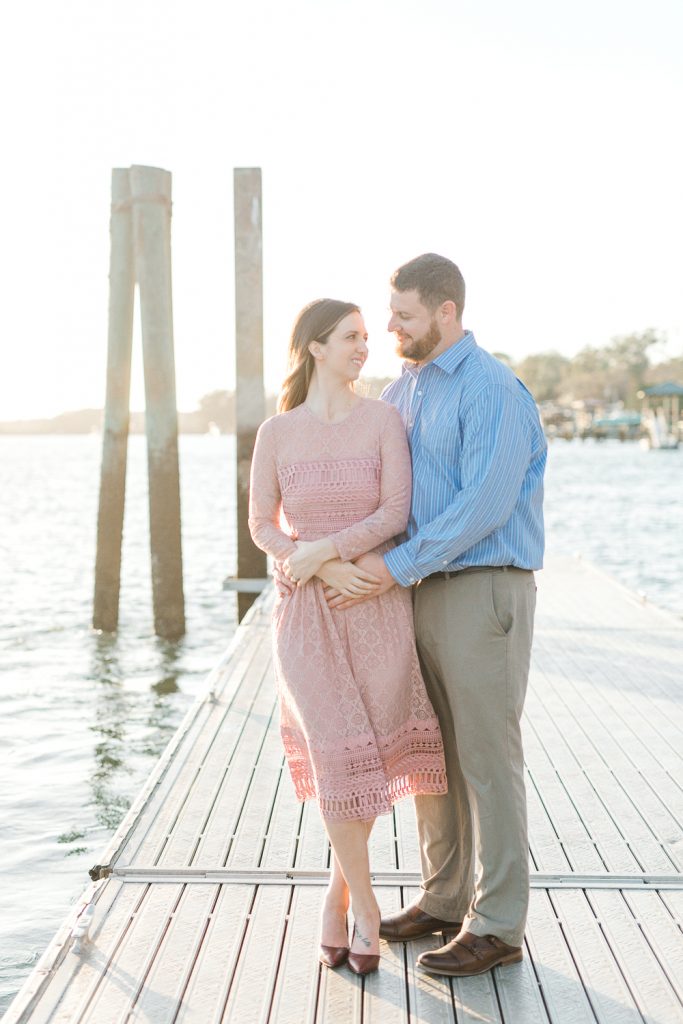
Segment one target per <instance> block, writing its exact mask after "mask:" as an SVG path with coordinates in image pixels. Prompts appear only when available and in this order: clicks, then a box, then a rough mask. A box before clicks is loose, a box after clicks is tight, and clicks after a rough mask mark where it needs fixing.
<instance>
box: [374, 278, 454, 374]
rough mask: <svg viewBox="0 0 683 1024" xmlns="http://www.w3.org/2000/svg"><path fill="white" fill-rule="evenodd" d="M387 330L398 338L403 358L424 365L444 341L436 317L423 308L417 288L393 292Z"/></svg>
mask: <svg viewBox="0 0 683 1024" xmlns="http://www.w3.org/2000/svg"><path fill="white" fill-rule="evenodd" d="M390 305H391V319H390V320H389V323H388V324H387V330H388V331H391V332H392V333H393V334H395V335H396V351H397V353H398V355H399V356H401V357H402V358H403V359H410V360H411V361H412V362H414V363H421V362H422V361H423V360H424V359H426V358H427V357H428V356H429V355H431V353H432V352H433V351H434V349H435V348H436V346H437V345H438V344H439V342H440V341H441V332H440V330H439V328H438V326H437V323H436V317H435V316H434V314H433V313H432V312H431V310H429V309H427V307H426V306H423V305H422V303H421V302H420V296H419V293H418V292H417V290H416V289H412V290H411V291H408V292H397V291H392V293H391V304H390Z"/></svg>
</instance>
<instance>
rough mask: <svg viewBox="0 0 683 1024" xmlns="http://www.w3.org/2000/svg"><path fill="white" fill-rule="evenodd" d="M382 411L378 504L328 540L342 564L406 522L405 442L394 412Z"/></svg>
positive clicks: (407, 463)
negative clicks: (332, 544)
mask: <svg viewBox="0 0 683 1024" xmlns="http://www.w3.org/2000/svg"><path fill="white" fill-rule="evenodd" d="M385 408H386V415H385V419H384V423H383V426H382V432H381V434H380V463H381V467H380V473H381V476H380V499H379V505H378V507H377V508H376V510H375V511H374V512H373V513H371V515H369V516H367V517H366V518H365V519H362V520H361V521H360V522H358V523H354V524H353V526H348V527H347V528H346V529H345V530H340V531H339V532H338V533H333V534H331V535H330V538H329V539H330V540H332V541H333V543H334V546H335V547H336V549H337V552H338V554H339V557H340V558H341V559H342V560H343V561H344V562H348V561H352V560H353V559H354V558H358V557H359V556H360V555H364V554H365V553H366V551H372V550H373V548H376V547H377V546H378V545H379V544H382V543H383V542H384V541H387V540H391V538H392V537H395V536H396V535H397V534H399V533H403V531H404V530H405V528H406V524H407V522H408V514H409V512H410V495H411V478H412V474H411V467H410V449H409V448H408V439H407V437H406V431H405V427H404V426H403V421H402V420H401V417H400V415H399V413H398V411H397V410H396V409H395V408H394V407H393V406H392V405H385Z"/></svg>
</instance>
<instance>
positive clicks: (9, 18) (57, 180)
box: [0, 0, 683, 420]
mask: <svg viewBox="0 0 683 1024" xmlns="http://www.w3.org/2000/svg"><path fill="white" fill-rule="evenodd" d="M681 53H683V4H681V3H680V0H573V2H572V3H568V2H566V3H563V4H559V3H556V2H553V0H516V2H515V3H514V4H512V3H510V2H509V0H450V2H447V0H420V3H419V4H418V3H415V2H412V3H409V2H407V0H249V2H248V3H243V4H240V5H238V4H236V3H233V2H231V0H221V2H218V0H215V2H210V0H193V2H189V0H118V2H116V3H113V2H111V0H97V3H92V0H63V2H62V3H60V4H54V3H51V2H48V0H40V2H35V0H23V2H22V3H21V4H14V5H12V7H11V9H9V12H8V11H6V12H5V13H4V14H3V16H2V31H1V32H0V87H1V88H2V95H3V116H2V129H1V131H2V136H3V141H4V144H3V154H4V155H3V159H2V161H1V162H0V188H1V192H2V197H3V212H2V230H1V231H0V273H2V283H3V287H2V289H0V295H1V296H2V297H1V298H0V349H1V360H0V420H9V419H23V418H31V417H37V416H52V415H55V414H57V413H59V412H61V411H64V410H67V409H78V408H85V407H101V406H102V405H103V402H104V388H105V370H106V350H107V304H108V270H109V205H110V182H111V171H112V168H115V167H129V166H130V165H131V164H149V165H153V166H157V167H163V168H165V169H166V170H169V171H171V172H172V175H173V221H172V251H173V304H174V333H175V358H176V390H177V398H178V407H179V408H180V409H182V410H191V409H193V408H196V406H197V403H198V400H199V398H200V397H201V396H202V395H204V394H206V393H207V392H209V391H212V390H216V389H221V388H230V387H232V386H233V383H234V284H233V275H234V263H233V248H234V240H233V212H232V210H233V206H232V203H233V197H232V176H233V168H234V167H261V168H262V175H263V221H264V318H265V324H264V334H265V338H264V345H265V363H266V369H265V376H266V385H267V387H268V389H269V390H272V391H275V390H277V388H278V385H279V382H280V381H281V379H282V377H283V375H284V372H285V366H286V350H287V341H288V336H289V333H290V329H291V325H292V322H293V320H294V318H295V316H296V314H297V312H298V310H299V309H300V308H301V307H302V306H303V305H304V304H305V303H307V302H309V301H310V300H311V299H314V298H318V297H321V296H326V295H327V296H332V297H335V298H341V299H348V300H351V301H354V302H357V303H359V304H360V305H361V307H362V308H363V312H364V314H365V318H366V324H367V327H368V331H369V348H370V358H369V360H368V363H367V364H366V371H365V372H366V374H368V375H373V376H389V375H393V374H395V373H397V372H398V371H399V369H400V366H399V362H398V359H397V357H396V356H395V354H394V345H393V340H392V338H391V336H390V335H389V334H387V332H386V322H387V319H388V316H387V307H388V301H389V285H388V279H389V276H390V274H391V272H392V271H393V270H394V269H395V268H396V267H397V266H399V265H400V264H401V263H403V262H405V261H406V260H408V259H411V258H412V257H413V256H416V255H418V254H419V253H421V252H427V251H432V252H438V253H441V254H443V255H445V256H448V257H449V258H451V259H452V260H454V261H455V262H456V263H457V264H458V266H459V267H460V269H461V270H462V272H463V274H464V277H465V280H466V282H467V303H466V309H465V318H464V323H465V326H466V327H468V328H470V329H471V330H473V331H474V333H475V337H476V338H477V341H478V342H479V344H481V345H482V346H483V347H485V348H487V349H489V350H491V351H497V352H505V353H507V354H508V355H510V356H511V357H512V358H513V359H522V358H523V357H524V356H526V355H529V354H531V353H535V352H542V351H548V350H556V351H559V352H562V353H564V354H565V355H568V356H571V355H573V354H574V353H575V352H577V351H578V350H579V349H581V348H583V347H584V346H586V345H596V346H600V345H605V344H607V343H608V342H609V340H610V339H611V338H612V337H614V336H616V335H619V334H626V333H630V332H632V331H641V330H644V329H646V328H648V327H654V328H656V329H658V330H660V331H662V332H665V333H666V334H667V336H668V338H669V344H668V346H667V348H666V350H663V352H662V353H661V354H660V355H661V356H665V355H670V356H674V355H680V354H683V256H682V246H683V142H682V141H681V130H680V122H681V111H682V110H683V62H682V61H681V59H680V55H681ZM143 395H144V391H143V381H142V353H141V344H140V338H139V327H138V323H137V318H136V328H135V338H134V352H133V385H132V395H131V406H132V408H135V409H141V408H143V407H144V397H143Z"/></svg>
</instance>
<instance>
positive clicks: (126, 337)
mask: <svg viewBox="0 0 683 1024" xmlns="http://www.w3.org/2000/svg"><path fill="white" fill-rule="evenodd" d="M130 198H131V197H130V183H129V175H128V171H127V170H120V169H115V170H113V171H112V179H111V220H110V237H111V249H110V263H109V267H110V270H109V330H108V350H107V391H106V406H105V415H104V428H103V443H102V467H101V474H100V502H99V512H98V517H97V555H96V563H95V598H94V609H93V626H94V627H95V629H104V630H107V631H108V632H112V631H113V630H115V629H116V627H117V625H118V617H119V591H120V584H121V541H122V537H123V510H124V503H125V494H126V455H127V448H128V423H129V416H130V409H129V401H130V397H129V396H130V367H131V349H132V342H133V309H134V300H135V270H134V258H133V222H132V215H131V201H130Z"/></svg>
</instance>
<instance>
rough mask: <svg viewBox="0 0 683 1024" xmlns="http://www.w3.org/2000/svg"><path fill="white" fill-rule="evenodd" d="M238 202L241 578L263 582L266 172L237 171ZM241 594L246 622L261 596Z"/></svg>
mask: <svg viewBox="0 0 683 1024" xmlns="http://www.w3.org/2000/svg"><path fill="white" fill-rule="evenodd" d="M234 190H235V192H234V203H235V363H236V376H235V416H236V421H237V423H236V432H237V578H238V581H239V580H240V579H253V580H256V579H259V578H260V579H263V578H264V577H265V575H266V556H265V554H264V553H263V552H262V551H259V549H258V548H257V547H256V546H255V545H254V543H253V541H252V539H251V536H250V534H249V526H248V523H247V517H248V506H249V471H250V467H251V457H252V454H253V451H254V441H255V439H256V431H257V430H258V428H259V426H260V425H261V423H262V422H263V420H264V419H265V415H266V400H265V392H264V387H263V242H262V209H261V169H260V168H258V167H236V168H235V171H234ZM237 586H238V593H237V617H238V621H241V620H242V618H243V617H244V615H246V613H247V611H248V610H249V608H251V606H252V604H253V603H254V601H255V600H256V594H255V593H245V592H243V591H242V592H240V590H239V583H238V584H237Z"/></svg>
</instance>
